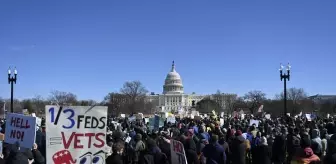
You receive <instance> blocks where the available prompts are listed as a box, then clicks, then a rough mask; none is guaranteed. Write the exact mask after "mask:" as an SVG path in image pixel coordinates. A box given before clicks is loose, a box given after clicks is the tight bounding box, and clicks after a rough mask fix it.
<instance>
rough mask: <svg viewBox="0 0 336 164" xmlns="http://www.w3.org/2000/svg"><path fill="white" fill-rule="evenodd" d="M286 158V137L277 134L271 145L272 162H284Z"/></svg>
mask: <svg viewBox="0 0 336 164" xmlns="http://www.w3.org/2000/svg"><path fill="white" fill-rule="evenodd" d="M285 160H286V138H285V137H284V136H283V135H278V136H276V137H275V139H274V143H273V146H272V162H275V163H277V162H280V163H281V162H282V163H283V162H285Z"/></svg>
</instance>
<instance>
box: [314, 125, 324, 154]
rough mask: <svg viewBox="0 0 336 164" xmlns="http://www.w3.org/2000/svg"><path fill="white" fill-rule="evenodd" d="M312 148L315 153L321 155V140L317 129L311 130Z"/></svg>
mask: <svg viewBox="0 0 336 164" xmlns="http://www.w3.org/2000/svg"><path fill="white" fill-rule="evenodd" d="M312 149H313V151H314V153H315V154H317V155H322V140H321V138H320V131H319V130H318V129H313V131H312Z"/></svg>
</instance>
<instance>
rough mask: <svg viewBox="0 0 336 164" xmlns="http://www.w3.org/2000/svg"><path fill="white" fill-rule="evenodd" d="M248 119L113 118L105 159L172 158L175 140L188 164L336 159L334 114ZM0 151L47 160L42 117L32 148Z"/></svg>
mask: <svg viewBox="0 0 336 164" xmlns="http://www.w3.org/2000/svg"><path fill="white" fill-rule="evenodd" d="M250 119H252V118H244V119H240V118H232V117H231V118H225V121H224V124H221V123H220V121H219V118H211V117H210V118H204V119H201V120H196V119H191V118H181V119H179V118H176V122H175V123H171V122H167V121H166V122H165V123H164V125H163V126H162V127H159V128H154V129H153V128H151V127H150V126H149V123H145V121H144V119H143V120H141V119H140V120H135V121H129V120H128V119H127V118H110V120H109V121H108V128H107V137H106V143H107V146H108V147H110V150H109V151H107V152H106V164H174V162H173V163H172V162H171V160H170V159H171V152H170V151H171V150H170V142H171V140H177V141H179V142H181V143H182V144H183V147H184V152H185V157H186V161H187V163H188V164H322V163H323V164H336V135H333V134H334V133H335V132H336V119H334V118H331V117H330V118H315V119H314V120H311V121H308V120H307V119H306V118H303V117H299V118H292V117H281V118H274V119H266V118H253V119H254V120H259V121H258V123H257V124H252V125H251V124H250ZM112 121H113V122H117V123H118V124H114V123H112ZM1 128H2V129H1V132H2V133H4V132H5V126H4V124H2V127H1ZM2 152H3V154H2V155H1V158H0V164H1V163H6V164H25V163H35V164H45V163H46V160H45V157H46V143H45V126H43V121H42V127H41V128H40V129H39V130H38V131H37V133H36V144H34V147H33V148H32V149H31V150H27V151H22V150H21V151H20V146H19V145H8V144H5V143H4V144H3V151H2Z"/></svg>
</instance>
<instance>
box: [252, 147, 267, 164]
mask: <svg viewBox="0 0 336 164" xmlns="http://www.w3.org/2000/svg"><path fill="white" fill-rule="evenodd" d="M252 164H271V153H270V151H269V148H268V146H267V145H259V146H257V147H255V148H253V149H252Z"/></svg>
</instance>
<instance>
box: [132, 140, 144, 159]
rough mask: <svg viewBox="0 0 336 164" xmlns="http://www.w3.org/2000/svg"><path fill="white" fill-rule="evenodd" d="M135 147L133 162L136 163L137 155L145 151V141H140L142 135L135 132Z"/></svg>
mask: <svg viewBox="0 0 336 164" xmlns="http://www.w3.org/2000/svg"><path fill="white" fill-rule="evenodd" d="M135 142H136V144H135V148H134V156H133V164H138V162H139V156H140V154H141V152H143V151H145V149H146V146H145V143H144V142H143V141H142V135H141V134H136V136H135Z"/></svg>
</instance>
